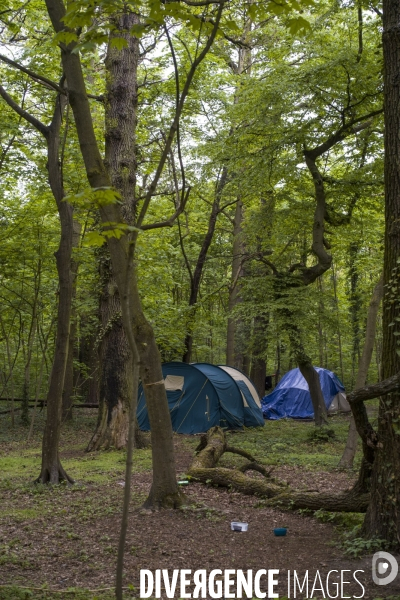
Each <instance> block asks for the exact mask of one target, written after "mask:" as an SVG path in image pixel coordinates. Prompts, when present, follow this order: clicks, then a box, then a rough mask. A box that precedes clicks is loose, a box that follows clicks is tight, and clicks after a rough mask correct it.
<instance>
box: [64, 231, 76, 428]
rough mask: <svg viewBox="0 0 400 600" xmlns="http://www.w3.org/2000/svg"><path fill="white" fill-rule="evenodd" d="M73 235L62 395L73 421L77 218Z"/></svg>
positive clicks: (68, 414)
mask: <svg viewBox="0 0 400 600" xmlns="http://www.w3.org/2000/svg"><path fill="white" fill-rule="evenodd" d="M73 228H74V232H73V236H72V256H71V274H72V307H71V324H70V332H69V341H68V358H67V365H66V368H65V380H64V389H63V396H62V417H61V418H62V421H63V422H64V421H72V418H73V412H72V405H73V402H74V398H73V396H74V345H75V341H76V337H77V331H78V323H77V320H76V310H75V308H74V301H75V296H76V284H77V277H78V268H79V264H78V261H77V260H76V259H75V258H74V255H73V249H74V248H78V247H79V241H80V233H81V226H80V223H79V222H78V221H76V220H74V222H73Z"/></svg>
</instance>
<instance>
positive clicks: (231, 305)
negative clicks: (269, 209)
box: [226, 199, 244, 368]
mask: <svg viewBox="0 0 400 600" xmlns="http://www.w3.org/2000/svg"><path fill="white" fill-rule="evenodd" d="M242 221H243V204H242V201H241V200H240V199H238V201H237V202H236V209H235V217H234V226H233V257H232V281H231V285H230V288H229V300H228V315H229V316H228V331H227V338H226V364H227V365H232V366H236V367H239V368H240V367H241V366H242V365H241V364H237V363H238V362H240V360H239V353H238V350H237V344H236V338H237V335H236V331H237V327H238V323H237V321H238V319H237V317H235V316H233V314H232V313H233V311H234V309H235V307H236V306H237V304H238V303H239V302H240V294H239V286H240V283H239V281H240V277H241V276H242V275H243V252H244V251H243V239H242Z"/></svg>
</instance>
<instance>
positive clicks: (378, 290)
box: [338, 277, 383, 469]
mask: <svg viewBox="0 0 400 600" xmlns="http://www.w3.org/2000/svg"><path fill="white" fill-rule="evenodd" d="M382 296H383V278H382V277H381V279H380V280H379V281H378V283H377V284H376V286H375V288H374V292H373V294H372V298H371V302H370V304H369V308H368V315H367V324H366V328H365V341H364V348H363V351H362V355H361V358H360V362H359V364H358V372H357V379H356V385H355V389H356V390H357V389H360V388H362V387H364V386H365V384H366V382H367V375H368V369H369V365H370V364H371V358H372V352H373V349H374V343H375V332H376V317H377V315H378V310H379V305H380V303H381V300H382ZM357 440H358V433H357V428H356V424H355V421H354V417H353V415H352V416H351V419H350V427H349V434H348V436H347V442H346V447H345V449H344V451H343V454H342V457H341V459H340V461H339V465H338V466H339V467H345V468H347V469H350V468H351V467H352V466H353V462H354V457H355V455H356V451H357Z"/></svg>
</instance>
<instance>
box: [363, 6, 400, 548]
mask: <svg viewBox="0 0 400 600" xmlns="http://www.w3.org/2000/svg"><path fill="white" fill-rule="evenodd" d="M399 22H400V5H399V3H398V2H390V1H389V0H384V1H383V34H382V40H383V56H384V107H385V113H384V115H385V225H386V231H385V256H384V275H383V277H384V286H385V287H384V289H385V295H384V299H383V356H382V369H383V378H384V379H388V378H390V377H393V376H395V375H396V374H397V373H399V371H400V349H399V344H398V335H399V325H398V323H399V322H400V312H399V309H400V303H399V281H400V279H399V268H400V266H399V257H400V228H399V222H400V220H399V219H400V172H399V169H398V165H399V160H400V137H399V135H400V96H399V93H398V84H397V72H398V64H399V61H400V32H399ZM399 423H400V391H399V389H398V388H397V389H394V390H392V391H390V393H388V394H386V395H385V396H383V397H381V399H380V403H379V417H378V430H377V438H376V440H375V444H374V445H373V447H374V450H375V452H374V461H373V467H372V477H371V502H370V504H369V507H368V511H367V514H366V517H365V521H364V525H363V532H364V534H365V535H366V536H368V537H377V538H380V539H384V540H387V541H388V542H389V543H390V545H391V546H392V547H397V548H398V547H399V540H400V520H399V516H398V513H399V505H400V495H399V490H400V437H399V433H400V427H399Z"/></svg>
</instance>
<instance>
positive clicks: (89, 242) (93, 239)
mask: <svg viewBox="0 0 400 600" xmlns="http://www.w3.org/2000/svg"><path fill="white" fill-rule="evenodd" d="M105 241H106V238H105V237H104V235H102V234H101V233H99V232H98V231H90V232H89V233H87V234H86V237H85V245H86V246H95V247H97V248H100V247H101V246H102V245H103V244H104V242H105Z"/></svg>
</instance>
